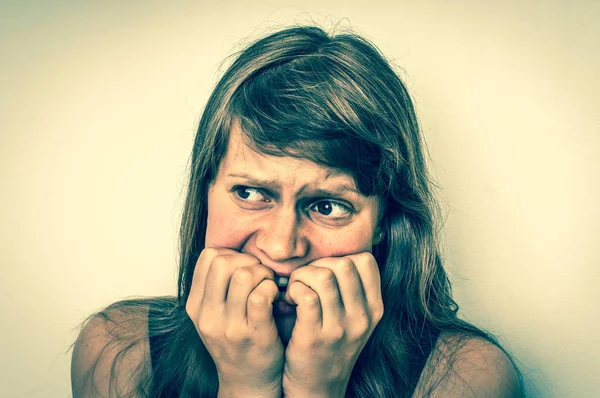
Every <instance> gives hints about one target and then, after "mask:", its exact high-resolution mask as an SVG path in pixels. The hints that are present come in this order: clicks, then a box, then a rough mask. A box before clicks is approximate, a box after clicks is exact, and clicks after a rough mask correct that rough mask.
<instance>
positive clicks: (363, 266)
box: [186, 123, 383, 397]
mask: <svg viewBox="0 0 600 398" xmlns="http://www.w3.org/2000/svg"><path fill="white" fill-rule="evenodd" d="M379 213H380V204H379V199H378V198H377V197H366V196H364V195H362V194H360V193H359V192H358V190H357V189H356V186H355V184H354V181H353V179H352V176H350V175H348V174H346V173H341V172H339V171H337V170H334V169H331V168H326V167H323V166H320V165H317V164H315V163H313V162H310V161H308V160H303V159H295V158H291V157H274V156H268V155H264V154H260V153H257V152H254V151H253V150H252V149H251V148H250V147H248V146H247V145H246V144H245V141H244V138H243V134H242V132H241V130H240V127H239V125H238V124H237V123H234V124H233V126H232V129H231V132H230V138H229V144H228V150H227V153H226V155H225V157H224V159H223V160H222V162H221V164H220V166H219V170H218V174H217V177H216V178H215V181H214V182H213V183H212V185H211V186H210V189H209V193H208V220H207V230H206V242H205V247H206V249H205V250H204V251H203V252H202V254H201V255H200V258H199V260H198V263H197V266H196V270H195V272H194V279H193V283H192V290H191V292H190V297H189V298H188V303H187V308H186V309H187V311H188V314H189V315H190V317H191V319H192V320H193V321H194V323H195V324H196V328H197V330H198V333H199V334H200V337H201V338H202V340H203V342H204V344H205V346H206V347H207V349H208V351H209V353H210V354H211V356H212V358H213V360H214V361H215V364H216V366H217V371H218V374H219V386H220V390H219V395H220V396H227V395H231V396H234V395H236V394H242V393H243V394H244V395H245V396H277V397H279V396H281V393H282V392H283V393H284V394H285V396H289V397H293V396H308V395H310V396H315V397H318V396H328V397H330V396H344V394H345V390H346V386H347V383H348V380H349V377H350V373H351V371H352V368H353V366H354V363H355V362H356V359H357V358H358V355H359V354H360V352H361V351H362V349H363V347H364V345H365V344H366V342H367V340H368V338H369V337H370V335H371V334H372V332H373V329H374V328H375V326H376V325H377V323H378V322H379V320H380V319H381V316H382V315H383V302H382V299H381V288H380V275H379V271H378V266H377V263H376V261H375V259H374V257H373V256H372V254H371V251H372V247H373V245H375V244H377V243H378V242H379V240H380V239H381V235H380V234H379V229H378V226H377V223H378V220H379ZM275 273H279V274H291V276H290V281H289V285H288V289H287V292H286V296H285V301H287V302H288V303H289V304H292V305H295V306H296V313H297V314H296V315H295V316H284V317H273V315H272V304H273V302H274V301H275V300H276V298H277V293H278V289H277V286H276V285H275V283H274V281H273V279H274V275H275Z"/></svg>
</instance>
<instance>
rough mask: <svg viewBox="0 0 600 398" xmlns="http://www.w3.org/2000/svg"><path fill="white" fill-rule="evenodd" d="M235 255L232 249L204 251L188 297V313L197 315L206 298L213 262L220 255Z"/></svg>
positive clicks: (210, 248) (197, 264)
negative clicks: (206, 288) (208, 278)
mask: <svg viewBox="0 0 600 398" xmlns="http://www.w3.org/2000/svg"><path fill="white" fill-rule="evenodd" d="M233 253H237V252H236V251H234V250H231V249H218V248H213V247H208V248H205V249H204V250H202V252H201V253H200V256H199V257H198V260H197V261H196V266H195V268H194V274H193V276H192V286H191V288H190V294H189V295H188V300H187V303H186V309H188V313H190V312H192V313H196V312H197V310H198V309H199V308H200V304H201V303H202V298H203V297H204V290H205V284H206V275H207V273H208V270H209V268H210V264H211V263H212V260H213V259H214V258H215V257H216V256H218V255H225V254H233Z"/></svg>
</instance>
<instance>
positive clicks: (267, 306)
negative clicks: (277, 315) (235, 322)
mask: <svg viewBox="0 0 600 398" xmlns="http://www.w3.org/2000/svg"><path fill="white" fill-rule="evenodd" d="M278 294H279V289H278V288H277V285H276V284H275V281H274V280H271V279H263V280H262V281H261V282H260V283H259V284H258V286H256V288H255V289H254V290H253V291H252V292H251V293H250V295H249V296H248V310H247V311H248V325H250V326H253V327H255V328H257V330H260V329H262V328H263V327H265V326H266V327H269V328H272V327H275V328H276V326H275V320H274V319H273V302H274V301H275V300H276V299H277V295H278ZM275 330H276V329H275Z"/></svg>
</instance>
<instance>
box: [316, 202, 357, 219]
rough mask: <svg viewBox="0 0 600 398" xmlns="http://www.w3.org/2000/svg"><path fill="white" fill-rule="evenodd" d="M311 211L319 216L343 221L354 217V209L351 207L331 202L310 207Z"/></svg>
mask: <svg viewBox="0 0 600 398" xmlns="http://www.w3.org/2000/svg"><path fill="white" fill-rule="evenodd" d="M310 210H311V211H313V212H316V213H318V214H319V216H322V217H325V218H328V219H332V220H341V219H346V218H350V217H351V216H352V213H353V211H352V209H351V208H350V207H349V206H346V205H343V204H341V203H339V202H334V201H331V200H321V201H319V202H317V203H315V204H313V205H312V206H311V207H310Z"/></svg>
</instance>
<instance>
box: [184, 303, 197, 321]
mask: <svg viewBox="0 0 600 398" xmlns="http://www.w3.org/2000/svg"><path fill="white" fill-rule="evenodd" d="M185 312H186V313H187V314H188V316H189V317H190V319H191V320H192V321H193V320H194V318H195V316H196V308H195V306H194V304H193V302H192V300H188V301H186V303H185Z"/></svg>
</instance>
